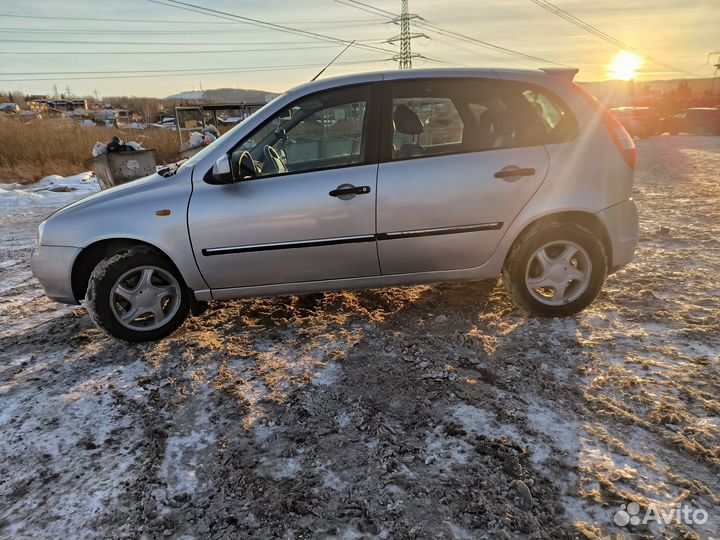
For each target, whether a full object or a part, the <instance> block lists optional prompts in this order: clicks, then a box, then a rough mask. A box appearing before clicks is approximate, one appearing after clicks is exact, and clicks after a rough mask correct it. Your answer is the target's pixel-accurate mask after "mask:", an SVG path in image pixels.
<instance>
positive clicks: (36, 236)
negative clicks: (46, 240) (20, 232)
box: [35, 219, 47, 246]
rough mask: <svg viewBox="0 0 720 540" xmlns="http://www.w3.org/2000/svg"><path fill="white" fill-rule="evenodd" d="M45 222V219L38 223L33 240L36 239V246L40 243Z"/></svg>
mask: <svg viewBox="0 0 720 540" xmlns="http://www.w3.org/2000/svg"><path fill="white" fill-rule="evenodd" d="M46 223H47V219H46V220H45V221H43V222H42V223H40V225H38V228H37V232H36V233H35V240H37V243H38V246H40V245H42V237H43V231H45V224H46Z"/></svg>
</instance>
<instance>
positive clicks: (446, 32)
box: [335, 0, 572, 68]
mask: <svg viewBox="0 0 720 540" xmlns="http://www.w3.org/2000/svg"><path fill="white" fill-rule="evenodd" d="M335 1H336V2H338V3H341V4H345V5H348V6H351V7H354V8H356V9H360V10H362V11H365V12H368V13H373V14H375V15H379V16H384V17H386V18H388V19H389V18H390V15H393V13H392V12H390V11H387V10H384V9H381V8H377V7H375V6H372V5H370V4H366V3H364V2H361V1H359V0H346V1H343V0H335ZM418 19H419V20H418V21H417V22H416V23H415V25H416V26H417V27H418V28H422V29H423V30H428V31H430V32H433V33H437V34H439V35H442V36H445V37H450V38H453V39H456V40H459V41H463V42H465V43H471V44H474V45H479V46H481V47H484V48H487V49H491V50H494V51H498V52H502V53H505V54H510V55H513V56H518V57H520V58H524V59H525V60H532V61H534V62H540V63H543V64H553V65H556V66H561V67H567V68H569V67H572V66H569V65H567V64H562V63H560V62H555V61H553V60H548V59H547V58H542V57H540V56H534V55H531V54H526V53H523V52H520V51H516V50H513V49H509V48H508V47H503V46H500V45H495V44H494V43H490V42H488V41H483V40H481V39H477V38H474V37H472V36H468V35H465V34H461V33H459V32H455V31H453V30H450V29H448V28H443V27H441V26H438V25H436V24H432V23H430V22H429V21H428V20H427V19H425V18H423V17H418Z"/></svg>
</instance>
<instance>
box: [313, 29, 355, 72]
mask: <svg viewBox="0 0 720 540" xmlns="http://www.w3.org/2000/svg"><path fill="white" fill-rule="evenodd" d="M353 43H355V40H354V39H353V40H352V41H351V42H350V43H348V44H347V46H346V47H345V48H344V49H343V50H342V51H340V52H339V53H338V54H337V56H336V57H335V58H333V59H332V60H330V62H328V65H327V66H325V67H324V68H322V69H321V70H320V71H318V74H317V75H315V76H314V77H313V78H312V79H310V82H313V81H314V80H315V79H317V78H318V77H319V76H320V75H322V74H323V73H325V70H326V69H327V68H329V67H330V66H332V65H333V62H335V60H337V59H338V58H340V56H341V55H342V53H344V52H345V51H347V50H348V49H349V48H350V47H352V45H353Z"/></svg>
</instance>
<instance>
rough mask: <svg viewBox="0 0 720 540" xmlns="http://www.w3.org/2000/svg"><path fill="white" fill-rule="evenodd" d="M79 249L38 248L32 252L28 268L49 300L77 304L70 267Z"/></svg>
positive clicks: (59, 247) (60, 247)
mask: <svg viewBox="0 0 720 540" xmlns="http://www.w3.org/2000/svg"><path fill="white" fill-rule="evenodd" d="M80 251H81V250H80V248H75V247H66V246H38V247H36V248H35V249H34V250H33V253H32V259H31V260H30V267H31V268H32V272H33V275H34V276H35V278H37V280H38V281H39V282H40V285H42V286H43V289H45V294H46V295H47V296H48V298H50V299H51V300H55V301H56V302H62V303H63V304H77V303H78V301H77V300H76V299H75V295H74V294H73V290H72V267H73V263H74V262H75V258H76V257H77V256H78V254H79V253H80Z"/></svg>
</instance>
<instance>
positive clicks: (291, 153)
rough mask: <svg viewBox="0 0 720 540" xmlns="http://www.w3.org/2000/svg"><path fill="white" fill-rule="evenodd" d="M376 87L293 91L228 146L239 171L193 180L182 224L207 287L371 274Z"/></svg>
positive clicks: (373, 272)
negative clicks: (229, 178)
mask: <svg viewBox="0 0 720 540" xmlns="http://www.w3.org/2000/svg"><path fill="white" fill-rule="evenodd" d="M374 92H379V88H378V89H377V90H375V89H374V87H373V86H372V85H356V86H352V87H346V88H341V89H333V90H328V91H324V92H321V93H318V94H313V95H310V96H306V97H304V98H301V99H300V100H298V101H296V102H295V103H293V104H292V105H290V106H289V107H287V108H285V109H283V110H282V111H280V112H279V113H277V114H275V115H273V116H272V117H270V118H268V120H267V121H266V122H264V123H263V124H261V125H260V127H259V128H258V129H256V130H255V131H254V132H252V133H250V134H249V135H248V136H246V137H244V138H243V140H241V141H239V142H238V144H237V145H236V146H235V147H234V148H233V150H232V151H231V152H230V153H229V156H230V159H231V163H232V169H233V171H234V172H235V175H236V176H237V177H239V176H245V177H246V178H244V179H242V180H239V181H237V182H236V183H233V184H230V185H211V184H208V183H206V182H196V183H195V188H194V192H193V195H192V198H191V201H190V206H189V209H188V225H189V228H190V236H191V240H192V244H193V251H194V254H195V258H196V260H197V263H198V266H199V268H200V271H201V272H202V274H203V277H204V278H205V280H206V281H207V283H208V285H209V286H210V287H211V288H212V289H225V288H235V287H247V286H259V285H270V284H279V283H293V282H304V281H318V280H326V279H338V278H349V277H359V276H373V275H378V274H379V265H378V258H377V250H376V247H375V195H376V180H377V144H376V141H377V136H372V134H373V132H375V133H377V120H378V114H376V113H375V112H374V109H375V107H376V104H377V100H375V99H373V93H374ZM267 147H270V148H271V149H274V150H275V151H276V153H275V155H276V156H279V158H280V161H281V162H282V163H281V164H280V165H278V163H277V162H273V161H272V159H271V158H269V157H268V155H269V154H268V152H269V151H268V150H267ZM244 153H245V157H244V158H243V159H244V160H245V161H244V167H245V168H241V167H240V157H241V156H243V154H244ZM248 154H249V156H250V157H252V162H253V163H254V167H255V169H256V170H255V171H254V172H253V173H252V174H247V170H248V169H247V166H248V163H249V161H248ZM282 169H286V170H282ZM241 171H243V172H241ZM200 173H201V174H202V173H204V171H200Z"/></svg>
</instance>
